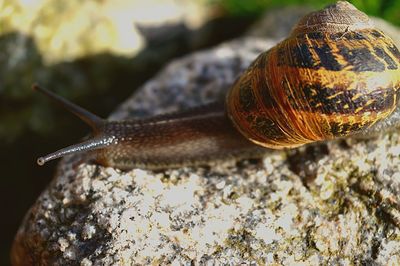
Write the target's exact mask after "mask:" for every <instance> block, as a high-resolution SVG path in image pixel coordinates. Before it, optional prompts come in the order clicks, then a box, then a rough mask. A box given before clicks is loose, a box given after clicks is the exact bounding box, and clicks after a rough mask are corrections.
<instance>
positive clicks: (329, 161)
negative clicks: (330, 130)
mask: <svg viewBox="0 0 400 266" xmlns="http://www.w3.org/2000/svg"><path fill="white" fill-rule="evenodd" d="M287 16H290V14H287ZM269 27H271V25H269ZM275 27H276V25H275ZM288 30H289V29H288V28H287V29H286V31H288ZM398 33H400V32H399V31H398ZM275 42H276V39H266V38H264V39H261V38H255V37H246V38H243V39H241V40H236V41H233V42H230V43H226V44H223V45H221V46H218V47H216V48H214V49H211V50H208V51H204V52H201V53H196V54H194V55H191V56H188V57H185V58H183V59H180V60H177V61H175V62H173V63H171V64H170V65H168V66H167V67H166V69H165V70H163V71H162V72H161V73H160V74H159V75H158V76H157V77H155V78H154V79H153V80H151V81H150V82H148V83H147V84H146V85H145V86H144V87H143V88H142V89H141V90H139V91H138V93H137V94H135V95H134V96H133V97H132V98H131V99H129V100H128V101H127V102H125V103H124V104H123V105H122V107H121V108H120V109H119V110H118V111H117V112H115V113H114V114H113V115H112V117H111V118H112V119H122V118H126V117H129V116H136V117H138V116H142V117H144V116H150V115H153V114H156V113H162V112H165V111H174V110H178V109H184V108H187V107H188V106H194V105H198V104H200V103H205V102H208V101H212V100H214V99H216V98H219V97H221V95H223V94H224V93H225V91H226V89H227V88H228V87H229V85H230V84H231V83H232V82H233V81H234V79H235V77H236V76H237V75H238V74H239V73H240V72H241V71H242V70H243V69H244V68H245V67H246V66H247V65H248V64H249V63H250V62H251V60H253V59H254V58H255V57H256V55H257V54H259V53H260V52H261V51H263V50H266V49H268V48H269V47H271V46H272V45H273V44H274V43H275ZM399 137H400V136H399V134H398V133H397V132H393V133H388V134H384V135H382V136H379V137H377V138H373V139H369V140H356V139H346V140H341V141H332V142H328V143H320V144H314V145H308V146H306V147H302V148H299V149H294V150H290V151H270V152H268V153H266V154H265V156H264V157H263V158H260V159H253V160H244V161H226V162H224V163H222V164H210V165H209V166H204V167H196V168H181V169H174V170H165V171H160V172H152V171H145V170H140V169H134V170H132V171H129V172H121V171H119V170H116V169H113V168H105V167H101V166H98V165H91V164H77V163H76V162H77V161H79V160H80V158H79V157H77V156H76V157H68V158H65V159H63V160H62V162H61V163H60V164H59V168H58V171H57V173H56V177H55V179H54V180H53V182H52V183H51V184H50V185H49V187H48V189H46V190H45V191H44V192H43V194H42V195H41V196H40V198H39V199H38V200H37V202H36V204H35V205H34V206H33V207H32V209H31V210H30V212H29V213H28V214H27V216H26V218H25V221H24V222H23V224H22V225H21V228H20V230H19V232H18V235H17V236H16V239H15V243H14V248H13V252H12V259H13V263H14V264H15V265H21V264H23V263H31V264H44V265H47V264H48V265H53V264H58V265H66V264H71V265H76V264H80V265H112V264H124V265H129V264H135V263H137V264H150V263H152V264H166V263H168V264H172V265H180V264H186V265H190V264H191V263H194V264H216V263H218V264H230V265H237V264H240V263H247V264H250V263H254V264H276V265H280V264H284V265H293V264H298V265H319V264H343V265H348V264H374V263H375V264H377V265H387V264H392V265H398V264H400V255H399V254H400V230H399V227H400V200H399V198H398V195H399V193H400V171H399V170H400V169H399V165H400V140H399Z"/></svg>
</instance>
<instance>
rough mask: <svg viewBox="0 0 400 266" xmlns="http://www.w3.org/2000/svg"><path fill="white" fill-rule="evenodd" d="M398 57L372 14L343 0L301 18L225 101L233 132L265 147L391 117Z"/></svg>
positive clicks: (399, 83) (399, 81) (341, 132)
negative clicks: (373, 20) (363, 11)
mask: <svg viewBox="0 0 400 266" xmlns="http://www.w3.org/2000/svg"><path fill="white" fill-rule="evenodd" d="M399 88H400V52H399V50H398V49H397V47H396V46H395V44H394V43H393V41H392V40H391V39H390V38H389V37H388V36H386V35H385V34H384V33H383V32H381V31H379V30H377V29H375V28H374V26H373V23H372V22H371V20H370V19H369V18H368V16H367V15H365V14H364V13H362V12H361V11H359V10H357V9H356V8H355V7H354V6H352V5H351V4H349V3H348V2H342V1H340V2H338V3H336V4H334V5H330V6H327V7H326V8H325V9H323V10H321V11H317V12H314V13H311V14H309V15H307V16H305V17H303V18H302V19H301V20H300V21H299V23H298V24H297V25H296V26H295V28H294V29H293V30H292V33H291V35H290V36H289V37H288V38H287V39H285V40H284V41H282V42H281V43H279V44H278V45H276V46H275V47H273V48H271V49H270V50H269V51H267V52H265V53H262V54H261V55H260V56H259V57H258V58H257V59H256V60H255V61H254V62H253V63H252V64H251V66H250V67H249V68H248V69H247V70H246V71H245V73H244V74H243V75H242V76H241V77H240V78H239V79H238V80H237V81H236V83H235V84H234V86H233V87H232V89H231V90H230V92H229V93H228V95H227V98H226V108H227V113H228V116H229V117H230V119H231V120H232V121H233V124H234V125H235V127H236V128H237V129H238V130H239V131H240V132H241V133H242V134H243V135H244V136H246V137H247V138H248V139H250V140H251V141H253V142H255V143H257V144H259V145H261V146H264V147H268V148H275V149H280V148H285V147H297V146H300V145H303V144H306V143H310V142H314V141H320V140H326V139H333V138H337V137H344V136H348V135H352V134H355V133H357V132H359V131H361V130H363V129H366V128H368V127H370V126H371V125H373V124H374V123H376V122H377V121H379V120H381V119H383V118H385V117H387V116H388V115H390V114H391V113H392V111H393V110H394V108H395V107H396V105H397V101H398V97H399V96H398V91H399Z"/></svg>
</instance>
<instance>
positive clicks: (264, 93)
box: [33, 1, 400, 170]
mask: <svg viewBox="0 0 400 266" xmlns="http://www.w3.org/2000/svg"><path fill="white" fill-rule="evenodd" d="M33 88H34V89H35V90H38V91H40V92H42V93H44V94H45V95H47V96H48V97H50V98H51V99H53V100H55V101H56V102H58V103H60V104H61V105H62V106H63V107H65V108H67V109H68V110H70V111H71V112H73V113H75V114H76V115H77V116H78V117H80V118H81V119H82V120H83V121H84V122H86V123H87V124H88V125H89V126H91V127H92V129H93V138H92V139H89V140H87V141H85V142H83V143H79V144H75V145H72V146H69V147H67V148H64V149H61V150H59V151H56V152H54V153H51V154H49V155H46V156H44V157H40V158H39V159H38V160H37V163H38V164H39V165H43V164H44V163H46V162H47V161H50V160H53V159H56V158H59V157H62V156H65V155H67V154H75V153H80V152H89V154H90V156H91V158H93V159H94V160H95V161H96V162H98V163H100V164H102V165H105V166H113V167H116V168H119V169H123V170H128V169H132V168H134V167H145V168H149V169H159V168H170V167H177V166H181V165H193V164H201V163H206V162H208V161H211V160H218V159H223V158H226V157H235V158H236V157H247V156H251V155H254V154H260V153H264V152H265V150H266V149H265V148H270V149H284V148H294V147H299V146H301V145H304V144H307V143H312V142H318V141H325V140H331V139H336V138H344V137H347V136H353V135H372V134H376V133H379V132H381V131H384V130H388V129H393V128H396V127H397V126H400V118H399V114H400V111H399V110H398V109H399V108H397V105H398V97H399V95H400V94H399V89H400V52H399V50H398V49H397V47H396V46H395V44H394V42H393V41H392V40H391V39H390V38H389V37H388V36H386V35H385V34H384V33H383V32H382V31H380V30H378V29H375V28H374V26H373V23H372V22H371V20H370V19H369V18H368V16H367V15H366V14H364V13H363V12H361V11H359V10H357V9H356V8H355V7H354V6H353V5H351V4H350V3H348V2H345V1H339V2H337V3H335V4H332V5H329V6H327V7H325V8H324V9H322V10H320V11H316V12H312V13H310V14H308V15H306V16H304V17H303V18H302V19H300V21H299V22H298V23H297V25H295V27H294V28H293V29H292V31H291V33H290V35H289V36H288V38H287V39H285V40H283V41H282V42H280V43H278V44H277V45H276V46H274V47H272V48H271V49H269V50H268V51H266V52H263V53H261V54H260V55H259V56H258V57H257V58H256V59H255V60H254V62H253V63H252V64H251V65H250V66H249V67H248V68H247V70H245V71H244V73H243V74H242V75H241V76H240V77H239V78H238V79H237V80H236V82H235V83H234V84H233V85H232V87H231V89H230V90H229V92H228V93H227V95H226V100H225V102H216V103H211V104H208V105H205V106H200V107H197V108H193V109H190V110H187V111H183V112H177V113H173V114H166V115H160V116H156V117H153V118H149V119H142V120H132V121H106V120H103V119H101V118H99V117H98V116H96V115H94V114H91V113H90V112H88V111H86V110H84V109H83V108H81V107H79V106H77V105H75V104H73V103H71V102H68V101H67V100H65V99H63V98H61V97H60V96H57V95H55V94H54V93H52V92H50V91H48V90H45V89H43V88H41V87H40V86H38V85H34V86H33Z"/></svg>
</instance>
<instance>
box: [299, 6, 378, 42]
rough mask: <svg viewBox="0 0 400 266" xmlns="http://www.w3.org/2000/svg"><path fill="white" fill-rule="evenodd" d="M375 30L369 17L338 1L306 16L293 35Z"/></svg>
mask: <svg viewBox="0 0 400 266" xmlns="http://www.w3.org/2000/svg"><path fill="white" fill-rule="evenodd" d="M371 28H374V24H373V22H372V20H370V19H369V17H368V16H367V15H366V14H365V13H363V12H361V11H360V10H358V9H357V8H356V7H355V6H353V5H352V4H350V3H349V2H346V1H338V2H337V3H335V4H332V5H329V6H326V7H325V8H324V9H322V10H319V11H315V12H312V13H310V14H309V15H306V16H304V17H303V18H302V19H301V20H300V21H299V22H298V23H297V24H296V25H295V27H294V28H293V30H292V33H291V35H298V34H304V33H309V32H327V33H340V32H347V31H355V30H363V29H371Z"/></svg>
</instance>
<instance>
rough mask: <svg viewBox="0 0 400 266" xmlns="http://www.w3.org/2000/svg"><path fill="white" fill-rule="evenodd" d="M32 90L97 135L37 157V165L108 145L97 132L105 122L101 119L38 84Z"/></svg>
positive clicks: (106, 140) (103, 137) (105, 138)
mask: <svg viewBox="0 0 400 266" xmlns="http://www.w3.org/2000/svg"><path fill="white" fill-rule="evenodd" d="M32 89H33V90H34V91H38V92H40V93H42V94H43V95H45V96H47V97H48V98H49V99H51V100H52V101H53V102H56V103H57V104H59V105H61V106H62V107H63V108H65V109H67V110H68V111H70V112H71V113H73V114H75V115H76V116H77V117H79V118H80V119H81V120H82V121H83V122H85V123H86V124H88V125H89V126H90V127H91V128H92V130H93V132H94V134H95V135H97V136H96V137H95V138H93V139H90V140H88V141H85V142H82V143H78V144H74V145H71V146H68V147H66V148H63V149H60V150H58V151H56V152H53V153H50V154H48V155H46V156H42V157H39V158H38V159H37V161H36V162H37V164H38V165H40V166H42V165H44V164H45V163H46V162H48V161H51V160H54V159H57V158H60V157H63V156H66V155H68V154H76V153H80V152H86V151H89V150H95V149H100V148H104V147H106V146H108V145H109V144H110V142H109V141H108V138H107V137H105V136H102V134H99V132H100V131H101V128H102V127H103V125H104V124H105V123H106V122H105V120H103V119H102V118H100V117H98V116H97V115H95V114H93V113H91V112H89V111H87V110H85V109H83V108H82V107H80V106H78V105H76V104H74V103H72V102H70V101H68V100H66V99H64V98H62V97H61V96H58V95H56V94H55V93H53V92H51V91H49V90H47V89H45V88H43V87H41V86H39V85H38V84H34V85H32Z"/></svg>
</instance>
